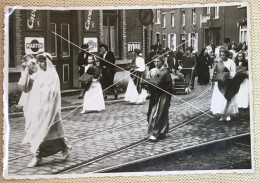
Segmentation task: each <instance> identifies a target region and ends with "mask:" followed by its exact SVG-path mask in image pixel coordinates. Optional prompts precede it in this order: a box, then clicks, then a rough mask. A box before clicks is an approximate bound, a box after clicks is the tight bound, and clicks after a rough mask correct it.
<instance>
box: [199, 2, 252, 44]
mask: <svg viewBox="0 0 260 183" xmlns="http://www.w3.org/2000/svg"><path fill="white" fill-rule="evenodd" d="M202 16H203V19H204V20H205V21H204V22H203V28H204V35H205V38H204V46H206V45H208V44H212V45H213V46H217V45H219V44H221V43H227V44H228V43H230V44H232V43H233V42H234V43H236V44H238V43H244V42H246V44H248V34H247V33H248V31H247V7H246V6H239V5H237V6H214V7H204V8H203V15H202Z"/></svg>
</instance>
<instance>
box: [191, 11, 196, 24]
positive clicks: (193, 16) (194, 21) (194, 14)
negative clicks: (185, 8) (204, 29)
mask: <svg viewBox="0 0 260 183" xmlns="http://www.w3.org/2000/svg"><path fill="white" fill-rule="evenodd" d="M192 24H193V25H195V24H196V12H195V9H192Z"/></svg>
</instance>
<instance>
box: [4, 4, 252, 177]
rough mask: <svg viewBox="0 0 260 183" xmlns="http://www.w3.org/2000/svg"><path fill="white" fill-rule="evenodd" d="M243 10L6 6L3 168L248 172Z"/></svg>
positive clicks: (66, 172)
mask: <svg viewBox="0 0 260 183" xmlns="http://www.w3.org/2000/svg"><path fill="white" fill-rule="evenodd" d="M248 16H249V6H248V4H247V3H246V2H240V3H222V4H204V5H200V4H194V5H193V4H186V5H178V6H177V5H175V6H173V5H171V6H152V5H151V6H129V7H127V6H124V7H123V6H122V7H120V6H119V7H77V8H76V7H71V8H64V7H63V8H62V7H60V8H57V7H56V8H54V7H19V6H17V7H6V8H5V60H4V62H5V68H4V76H5V77H4V159H3V164H4V169H3V171H4V172H3V174H4V177H5V178H8V179H11V178H14V179H28V178H53V177H58V178H63V177H66V178H70V177H71V178H73V177H89V176H92V177H93V176H97V177H98V176H128V175H131V176H135V175H138V176H140V175H166V174H195V173H234V172H239V173H248V172H249V173H250V172H251V173H253V172H254V157H253V151H254V144H253V137H254V136H253V135H254V134H253V118H252V117H253V113H252V107H253V100H252V73H251V60H250V59H251V47H250V21H249V20H250V19H249V17H248Z"/></svg>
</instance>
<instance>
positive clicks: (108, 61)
mask: <svg viewBox="0 0 260 183" xmlns="http://www.w3.org/2000/svg"><path fill="white" fill-rule="evenodd" d="M99 49H100V57H101V58H102V59H101V60H100V67H101V69H102V79H101V85H102V89H103V90H105V89H107V88H108V87H110V86H111V85H113V82H114V75H115V73H116V71H115V66H114V65H115V61H116V60H115V55H114V53H113V52H111V51H108V46H107V45H105V44H101V45H99ZM108 90H112V91H113V93H114V95H115V99H117V97H118V94H117V90H116V89H115V87H114V86H112V87H110V88H109V89H107V90H106V91H104V98H105V99H106V98H107V91H108Z"/></svg>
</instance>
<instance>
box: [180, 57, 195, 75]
mask: <svg viewBox="0 0 260 183" xmlns="http://www.w3.org/2000/svg"><path fill="white" fill-rule="evenodd" d="M181 66H182V68H184V69H183V71H182V73H190V72H191V70H190V69H191V68H192V67H194V68H195V67H196V58H195V56H190V57H187V56H183V57H182V60H181ZM185 68H190V69H185Z"/></svg>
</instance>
